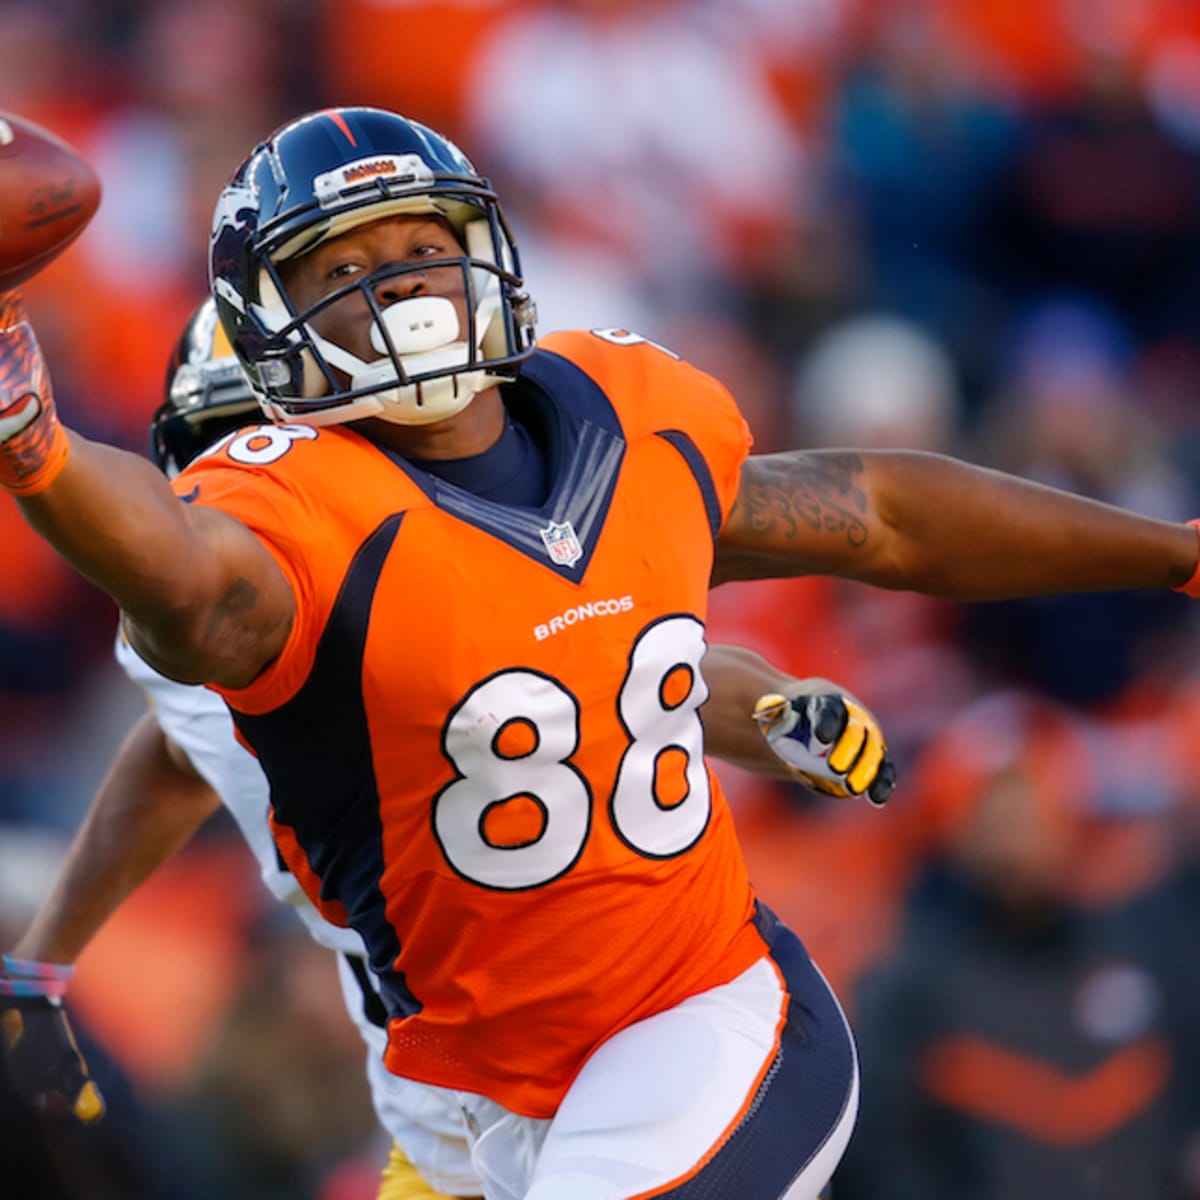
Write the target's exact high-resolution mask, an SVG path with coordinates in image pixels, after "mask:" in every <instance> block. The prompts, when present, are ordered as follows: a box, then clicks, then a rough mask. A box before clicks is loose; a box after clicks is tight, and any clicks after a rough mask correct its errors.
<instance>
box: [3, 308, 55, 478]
mask: <svg viewBox="0 0 1200 1200" xmlns="http://www.w3.org/2000/svg"><path fill="white" fill-rule="evenodd" d="M70 448H71V443H70V440H69V438H68V437H67V431H66V429H65V428H64V427H63V425H62V422H61V421H59V419H58V413H57V412H56V411H55V408H54V393H53V391H52V390H51V387H50V376H49V372H47V370H46V364H45V362H44V361H43V359H42V352H41V348H40V347H39V346H38V343H37V337H36V335H35V334H34V332H33V328H32V326H31V325H30V324H29V321H28V318H27V317H26V315H25V310H24V307H23V305H22V304H21V297H20V294H19V293H17V292H5V293H3V294H0V487H3V488H4V489H5V490H6V491H9V492H12V493H13V494H14V495H17V496H34V495H37V493H38V492H43V491H45V490H46V488H48V487H49V486H50V485H51V484H52V483H53V482H54V481H55V480H56V479H57V478H58V477H59V475H60V474H61V473H62V470H63V468H64V467H65V466H66V465H67V458H68V456H69V454H70Z"/></svg>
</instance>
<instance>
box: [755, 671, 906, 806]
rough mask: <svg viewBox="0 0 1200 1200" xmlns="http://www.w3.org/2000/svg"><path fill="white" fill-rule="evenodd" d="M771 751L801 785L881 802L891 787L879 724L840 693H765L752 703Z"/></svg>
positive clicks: (890, 770) (891, 767)
mask: <svg viewBox="0 0 1200 1200" xmlns="http://www.w3.org/2000/svg"><path fill="white" fill-rule="evenodd" d="M753 715H754V720H755V722H756V723H757V724H758V727H759V729H760V730H761V731H762V735H763V737H765V738H766V739H767V743H768V744H769V745H770V747H771V749H772V750H774V751H775V753H776V754H777V755H778V756H779V757H780V758H781V759H782V760H783V761H784V762H785V763H786V764H787V765H788V768H789V769H790V771H791V773H792V775H793V776H794V777H795V778H796V779H797V780H798V781H799V782H800V783H802V784H804V786H805V787H807V788H810V789H812V790H813V791H814V792H820V793H822V794H823V795H826V796H862V795H865V796H866V797H867V799H868V800H870V801H871V803H872V804H876V805H882V804H884V803H886V801H887V798H888V797H889V796H890V795H891V794H892V789H893V788H894V787H895V786H896V768H895V764H894V763H893V762H892V761H891V759H889V758H888V756H887V743H886V742H885V741H884V740H883V732H882V731H881V730H880V728H879V722H878V721H876V719H875V718H874V716H872V714H871V713H870V712H868V711H867V709H865V708H864V707H863V706H862V705H861V704H859V703H858V701H856V700H854V699H852V698H851V697H850V696H847V695H846V694H845V693H844V692H830V691H816V692H801V693H799V694H798V695H795V696H783V695H780V694H778V693H774V692H773V693H771V694H769V695H766V696H762V697H760V698H759V700H758V701H757V702H756V703H755V705H754V714H753Z"/></svg>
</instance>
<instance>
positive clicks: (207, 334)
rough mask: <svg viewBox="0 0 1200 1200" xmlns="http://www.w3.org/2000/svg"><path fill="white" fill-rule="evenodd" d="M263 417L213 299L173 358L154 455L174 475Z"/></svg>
mask: <svg viewBox="0 0 1200 1200" xmlns="http://www.w3.org/2000/svg"><path fill="white" fill-rule="evenodd" d="M261 419H262V411H261V409H260V408H259V404H258V399H257V398H256V397H255V395H254V393H253V392H252V391H251V390H250V384H249V382H248V381H247V379H246V373H245V372H244V371H243V370H242V364H241V363H240V362H238V360H237V358H236V356H235V355H234V353H233V350H232V349H231V348H230V345H229V339H228V338H227V337H226V336H225V331H224V330H223V329H222V328H221V323H220V321H219V320H218V319H217V306H216V304H215V303H214V302H213V300H212V299H211V297H210V298H209V299H207V300H205V301H204V302H203V303H202V304H201V305H200V306H199V308H197V309H196V311H195V312H194V313H193V314H192V316H191V317H190V318H189V320H188V323H187V325H186V326H185V327H184V330H183V334H182V336H181V337H180V339H179V343H178V345H177V346H176V347H175V351H174V353H173V354H172V355H171V361H170V364H169V365H168V367H167V381H166V397H165V399H164V400H163V402H162V404H160V405H159V406H158V408H157V409H156V410H155V413H154V417H153V418H152V419H151V422H150V457H151V458H152V459H153V460H154V461H155V463H157V464H158V467H159V469H160V470H162V471H164V472H165V473H166V474H167V475H168V476H170V477H174V476H175V475H178V474H179V472H180V471H182V470H183V468H184V467H186V466H187V465H188V463H190V462H191V461H192V459H193V458H195V457H196V455H197V454H199V453H200V452H201V451H202V450H207V449H208V448H209V446H211V445H212V444H213V443H214V442H216V441H217V440H218V439H219V438H222V437H224V436H225V434H227V433H230V432H232V431H233V430H235V429H240V428H242V426H244V425H254V424H257V423H258V422H259V421H260V420H261Z"/></svg>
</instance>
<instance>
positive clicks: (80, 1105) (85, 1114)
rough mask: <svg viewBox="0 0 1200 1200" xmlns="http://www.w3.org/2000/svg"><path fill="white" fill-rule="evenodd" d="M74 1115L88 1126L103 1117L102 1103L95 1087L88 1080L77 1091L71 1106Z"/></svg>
mask: <svg viewBox="0 0 1200 1200" xmlns="http://www.w3.org/2000/svg"><path fill="white" fill-rule="evenodd" d="M72 1108H73V1109H74V1112H75V1115H76V1116H77V1117H78V1118H79V1119H80V1120H81V1121H82V1122H83V1123H84V1124H85V1125H90V1124H91V1122H93V1121H98V1120H100V1118H101V1117H102V1116H104V1101H103V1100H102V1099H101V1098H100V1092H99V1090H98V1089H97V1087H96V1085H95V1084H94V1083H93V1082H92V1081H91V1080H90V1079H89V1080H88V1081H87V1083H85V1084H84V1085H83V1087H82V1088H80V1090H79V1095H78V1096H76V1097H75V1103H74V1104H73V1105H72Z"/></svg>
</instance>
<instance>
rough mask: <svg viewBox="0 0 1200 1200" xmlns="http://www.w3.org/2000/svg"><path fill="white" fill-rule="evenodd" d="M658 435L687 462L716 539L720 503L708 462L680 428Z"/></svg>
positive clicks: (709, 525) (661, 432)
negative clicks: (702, 499)
mask: <svg viewBox="0 0 1200 1200" xmlns="http://www.w3.org/2000/svg"><path fill="white" fill-rule="evenodd" d="M658 436H659V437H660V438H662V439H663V440H664V441H667V442H670V443H671V445H672V446H674V447H675V449H676V450H678V451H679V453H680V454H681V455H682V456H683V461H684V462H685V463H687V465H688V469H689V470H690V471H691V472H692V474H693V475H694V476H695V478H696V484H697V486H698V487H699V488H700V495H701V496H702V497H703V498H704V511H705V513H707V515H708V527H709V529H711V530H712V535H713V541H716V538H717V534H718V533H720V532H721V504H720V501H719V500H718V499H717V487H716V484H714V483H713V477H712V472H711V471H710V470H709V469H708V463H707V462H705V461H704V455H703V454H701V453H700V448H699V447H698V446H697V445H696V443H695V442H693V441H692V439H691V438H690V437H688V435H687V434H686V433H684V432H683V431H682V430H681V429H660V430H659V431H658Z"/></svg>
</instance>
